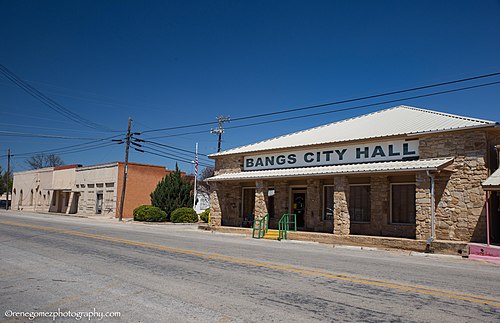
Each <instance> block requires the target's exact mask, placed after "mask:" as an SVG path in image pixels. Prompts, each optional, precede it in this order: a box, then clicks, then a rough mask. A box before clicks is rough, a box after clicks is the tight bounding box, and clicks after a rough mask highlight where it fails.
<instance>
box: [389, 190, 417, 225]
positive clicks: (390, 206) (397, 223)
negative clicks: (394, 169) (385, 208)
mask: <svg viewBox="0 0 500 323" xmlns="http://www.w3.org/2000/svg"><path fill="white" fill-rule="evenodd" d="M397 185H413V186H414V187H415V223H404V222H403V223H401V222H394V221H393V220H392V202H393V198H392V188H393V186H397ZM389 194H390V197H389V224H390V225H401V226H414V225H416V224H417V201H416V194H417V183H416V182H404V183H391V185H390V193H389Z"/></svg>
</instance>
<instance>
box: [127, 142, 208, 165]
mask: <svg viewBox="0 0 500 323" xmlns="http://www.w3.org/2000/svg"><path fill="white" fill-rule="evenodd" d="M132 144H133V145H134V146H137V147H144V148H150V149H154V148H153V147H151V146H149V144H147V145H144V144H143V145H139V144H137V143H132ZM157 149H158V148H157ZM159 149H160V150H158V151H162V152H164V153H166V154H173V156H178V157H181V158H189V159H191V158H193V156H195V154H189V153H184V152H181V151H172V150H169V149H168V148H164V147H160V148H159ZM203 158H204V160H202V162H212V161H211V160H210V159H208V157H203Z"/></svg>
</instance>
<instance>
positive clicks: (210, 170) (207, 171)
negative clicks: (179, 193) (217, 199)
mask: <svg viewBox="0 0 500 323" xmlns="http://www.w3.org/2000/svg"><path fill="white" fill-rule="evenodd" d="M214 172H215V168H214V167H205V168H204V169H203V170H202V171H201V173H200V175H199V176H198V189H199V190H200V191H201V192H203V193H207V194H210V183H209V182H205V179H207V178H209V177H212V176H214Z"/></svg>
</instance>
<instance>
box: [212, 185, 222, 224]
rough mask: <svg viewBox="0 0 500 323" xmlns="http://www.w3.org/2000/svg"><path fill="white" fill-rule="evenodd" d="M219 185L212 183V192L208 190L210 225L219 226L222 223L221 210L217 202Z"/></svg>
mask: <svg viewBox="0 0 500 323" xmlns="http://www.w3.org/2000/svg"><path fill="white" fill-rule="evenodd" d="M218 188H219V185H218V183H212V192H210V225H212V226H215V227H220V226H221V224H222V210H221V206H220V202H219V191H218Z"/></svg>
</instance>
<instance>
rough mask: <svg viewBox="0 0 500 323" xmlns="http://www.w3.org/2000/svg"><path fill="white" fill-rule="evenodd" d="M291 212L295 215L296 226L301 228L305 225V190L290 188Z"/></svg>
mask: <svg viewBox="0 0 500 323" xmlns="http://www.w3.org/2000/svg"><path fill="white" fill-rule="evenodd" d="M292 213H294V214H296V215H297V227H298V228H303V227H304V225H305V221H304V216H305V213H306V191H305V190H297V189H293V190H292Z"/></svg>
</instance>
